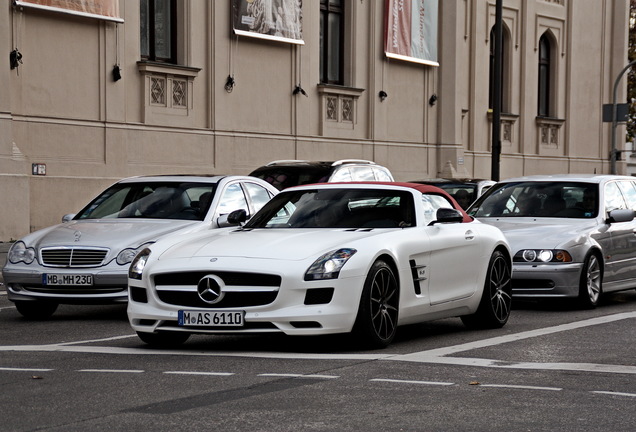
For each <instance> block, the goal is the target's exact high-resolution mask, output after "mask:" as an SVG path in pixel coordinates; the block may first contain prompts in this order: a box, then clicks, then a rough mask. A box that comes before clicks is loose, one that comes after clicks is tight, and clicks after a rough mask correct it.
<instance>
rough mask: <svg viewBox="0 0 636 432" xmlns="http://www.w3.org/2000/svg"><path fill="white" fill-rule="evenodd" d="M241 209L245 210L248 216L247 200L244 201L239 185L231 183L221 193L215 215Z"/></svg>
mask: <svg viewBox="0 0 636 432" xmlns="http://www.w3.org/2000/svg"><path fill="white" fill-rule="evenodd" d="M241 209H243V210H245V211H246V212H247V213H248V215H249V207H248V206H247V200H246V199H245V194H244V193H243V189H242V188H241V185H240V184H239V183H232V184H230V185H228V186H227V188H225V190H224V191H223V192H222V194H221V197H220V200H219V205H218V207H217V213H218V214H219V215H224V214H228V213H231V212H233V211H234V210H241Z"/></svg>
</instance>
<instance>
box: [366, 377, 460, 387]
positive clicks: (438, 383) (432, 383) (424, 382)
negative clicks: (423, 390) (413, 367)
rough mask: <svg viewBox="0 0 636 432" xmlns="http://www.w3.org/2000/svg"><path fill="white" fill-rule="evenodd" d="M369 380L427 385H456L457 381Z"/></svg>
mask: <svg viewBox="0 0 636 432" xmlns="http://www.w3.org/2000/svg"><path fill="white" fill-rule="evenodd" d="M369 381H376V382H391V383H402V384H425V385H438V386H452V385H455V383H449V382H437V381H417V380H398V379H388V378H373V379H370V380H369Z"/></svg>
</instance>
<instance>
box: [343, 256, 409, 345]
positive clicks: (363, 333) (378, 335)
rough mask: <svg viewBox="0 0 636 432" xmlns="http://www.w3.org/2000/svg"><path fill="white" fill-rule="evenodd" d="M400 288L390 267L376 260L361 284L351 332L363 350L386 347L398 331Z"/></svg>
mask: <svg viewBox="0 0 636 432" xmlns="http://www.w3.org/2000/svg"><path fill="white" fill-rule="evenodd" d="M399 300H400V296H399V287H398V282H397V279H396V278H395V274H394V273H393V270H392V269H391V267H390V266H389V265H388V264H387V263H386V262H384V261H382V260H378V261H376V262H375V263H374V264H373V266H372V267H371V270H370V271H369V274H368V275H367V278H366V280H365V282H364V288H363V290H362V296H361V299H360V307H359V309H358V316H357V318H356V324H355V326H354V333H355V334H356V335H357V336H359V337H360V338H361V340H362V342H363V343H364V345H365V346H366V347H369V348H385V347H387V346H388V345H389V344H390V343H391V341H393V338H394V337H395V333H396V330H397V322H398V314H399Z"/></svg>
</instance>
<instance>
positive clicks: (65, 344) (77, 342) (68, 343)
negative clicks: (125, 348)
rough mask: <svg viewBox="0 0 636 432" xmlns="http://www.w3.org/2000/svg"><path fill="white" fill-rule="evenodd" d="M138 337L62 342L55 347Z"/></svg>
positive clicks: (125, 336)
mask: <svg viewBox="0 0 636 432" xmlns="http://www.w3.org/2000/svg"><path fill="white" fill-rule="evenodd" d="M136 336H137V335H136V334H132V335H124V336H112V337H107V338H102V339H89V340H83V341H75V342H62V343H60V344H55V345H57V346H70V345H81V344H87V343H96V342H109V341H114V340H120V339H128V338H132V337H136Z"/></svg>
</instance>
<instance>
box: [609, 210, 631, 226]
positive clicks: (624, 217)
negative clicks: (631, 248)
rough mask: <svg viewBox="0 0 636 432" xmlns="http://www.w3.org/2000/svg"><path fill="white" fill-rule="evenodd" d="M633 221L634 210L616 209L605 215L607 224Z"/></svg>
mask: <svg viewBox="0 0 636 432" xmlns="http://www.w3.org/2000/svg"><path fill="white" fill-rule="evenodd" d="M633 220H634V210H630V209H616V210H612V211H611V212H609V214H608V215H607V223H615V222H631V221H633Z"/></svg>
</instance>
